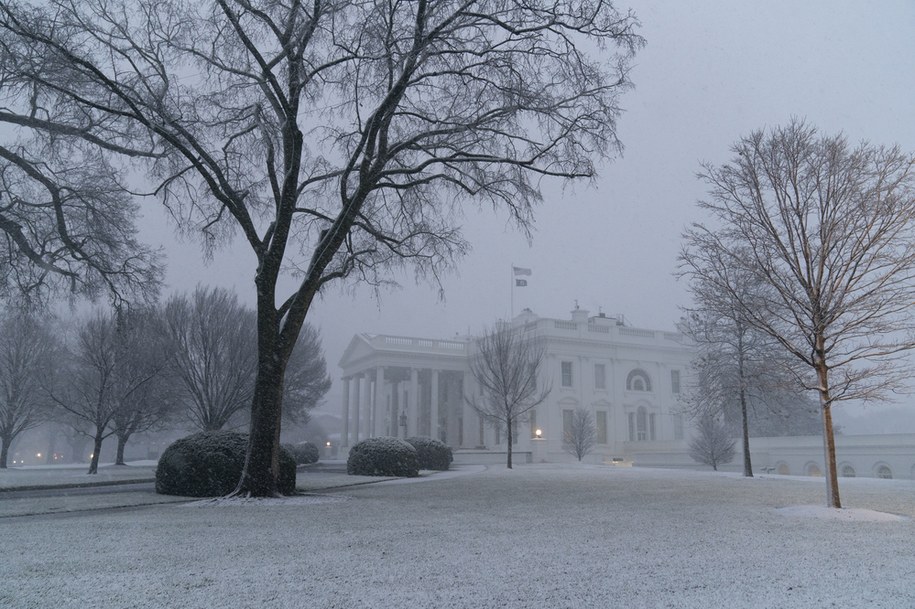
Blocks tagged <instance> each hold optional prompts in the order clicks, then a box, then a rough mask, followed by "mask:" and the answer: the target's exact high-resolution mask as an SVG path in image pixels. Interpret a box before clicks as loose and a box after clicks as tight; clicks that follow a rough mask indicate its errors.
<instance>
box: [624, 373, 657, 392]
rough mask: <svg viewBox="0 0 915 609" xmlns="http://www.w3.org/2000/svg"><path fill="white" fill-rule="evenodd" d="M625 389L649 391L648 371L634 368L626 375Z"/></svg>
mask: <svg viewBox="0 0 915 609" xmlns="http://www.w3.org/2000/svg"><path fill="white" fill-rule="evenodd" d="M626 390H627V391H651V379H650V378H648V373H647V372H645V371H644V370H642V369H641V368H636V369H635V370H633V371H632V372H630V373H629V376H627V377H626Z"/></svg>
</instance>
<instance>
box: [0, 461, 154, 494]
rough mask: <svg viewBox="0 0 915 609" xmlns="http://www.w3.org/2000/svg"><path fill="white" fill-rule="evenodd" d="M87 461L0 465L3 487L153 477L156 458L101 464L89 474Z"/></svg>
mask: <svg viewBox="0 0 915 609" xmlns="http://www.w3.org/2000/svg"><path fill="white" fill-rule="evenodd" d="M87 471H89V465H88V464H66V465H35V466H26V467H10V468H7V469H0V490H2V489H8V488H23V487H32V486H53V485H72V486H83V485H91V484H98V483H99V482H102V483H111V482H126V481H131V480H152V479H153V478H155V475H156V462H155V461H134V462H131V463H129V464H127V465H111V464H104V465H99V470H98V473H97V474H93V475H91V476H90V475H89V474H87V473H86V472H87Z"/></svg>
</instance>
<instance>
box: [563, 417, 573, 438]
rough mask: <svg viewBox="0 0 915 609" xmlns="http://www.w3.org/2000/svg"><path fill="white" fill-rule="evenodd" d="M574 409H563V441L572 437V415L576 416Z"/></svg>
mask: <svg viewBox="0 0 915 609" xmlns="http://www.w3.org/2000/svg"><path fill="white" fill-rule="evenodd" d="M574 414H575V413H574V411H572V410H563V411H562V441H563V442H568V441H569V438H571V437H572V417H573V416H574Z"/></svg>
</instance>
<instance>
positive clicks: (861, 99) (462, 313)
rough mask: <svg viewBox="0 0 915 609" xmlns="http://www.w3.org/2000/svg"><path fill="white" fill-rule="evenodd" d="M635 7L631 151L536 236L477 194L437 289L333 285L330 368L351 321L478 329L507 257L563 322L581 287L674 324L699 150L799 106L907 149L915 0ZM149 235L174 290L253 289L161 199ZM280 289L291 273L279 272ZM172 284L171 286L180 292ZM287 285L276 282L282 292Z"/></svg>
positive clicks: (334, 396) (795, 112) (526, 292)
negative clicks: (189, 235) (456, 260)
mask: <svg viewBox="0 0 915 609" xmlns="http://www.w3.org/2000/svg"><path fill="white" fill-rule="evenodd" d="M617 6H618V7H620V8H625V7H626V6H630V7H632V8H633V9H634V10H635V12H636V14H637V16H638V17H639V19H640V21H641V22H642V28H641V31H640V33H641V34H642V35H643V36H644V37H645V38H646V39H647V41H648V44H647V46H646V47H645V48H644V49H643V50H642V51H641V52H640V53H639V54H638V55H637V56H636V58H635V60H634V65H633V70H632V73H631V78H632V80H633V82H634V83H635V89H634V90H632V91H629V92H627V93H626V94H624V96H623V97H622V100H621V103H622V106H623V108H624V109H625V113H624V114H623V116H622V118H621V119H620V121H619V135H620V137H621V139H622V140H623V143H624V145H625V147H626V148H625V152H624V155H623V157H622V158H619V159H616V160H615V161H614V162H613V163H611V164H608V165H605V166H604V167H603V168H602V172H601V175H600V176H599V177H598V179H597V180H595V182H594V183H593V184H592V185H588V184H586V183H580V184H578V185H576V186H575V187H574V188H572V189H568V188H567V189H565V190H563V188H562V185H561V184H559V183H550V184H548V185H547V186H546V187H545V188H544V193H545V200H544V203H543V205H542V207H541V208H540V209H539V210H538V212H537V232H536V234H535V235H534V238H533V241H532V243H531V244H530V245H528V243H527V241H526V240H525V239H524V237H523V236H521V235H520V234H518V233H517V232H515V231H513V230H512V229H511V228H510V227H509V226H508V225H507V216H506V215H505V214H502V213H493V212H491V211H490V210H484V211H483V212H482V213H480V212H479V211H478V208H477V207H476V205H475V204H472V205H470V206H468V210H469V213H468V215H467V217H466V221H465V223H464V231H465V236H466V237H467V239H468V240H469V241H470V242H471V244H472V245H473V251H472V252H471V253H470V255H468V256H467V257H466V258H465V259H464V260H463V261H462V262H461V263H460V265H459V274H457V275H452V276H449V277H446V278H445V282H444V290H445V295H444V298H445V299H444V300H439V297H438V292H437V290H436V288H435V287H434V286H430V285H429V284H420V285H416V284H415V283H414V282H413V280H412V275H411V274H410V273H407V274H405V275H404V276H403V277H401V282H402V284H403V288H402V289H401V290H398V291H393V292H385V293H384V294H383V295H382V298H381V300H380V301H379V300H376V299H375V298H374V296H373V294H372V292H371V291H370V290H368V289H366V288H356V289H355V293H353V292H352V291H347V290H345V289H343V288H345V287H346V286H343V285H342V284H340V285H337V286H334V287H330V288H329V289H327V290H326V293H325V294H324V295H323V298H322V300H320V301H318V302H316V304H315V305H314V306H313V308H312V311H311V313H310V314H309V320H310V321H311V322H312V323H313V324H314V325H316V326H317V327H318V328H319V330H320V331H321V334H322V337H323V344H324V349H325V352H326V355H327V361H328V370H329V372H330V374H331V376H332V378H333V379H334V380H335V385H334V388H333V389H332V390H331V392H330V394H328V397H327V402H328V404H329V405H330V406H332V408H330V409H331V410H336V405H337V404H338V403H339V400H340V398H339V395H338V391H339V375H340V371H339V368H337V362H338V360H339V358H340V356H341V355H342V352H343V349H344V348H345V347H346V345H347V343H348V342H349V340H350V338H351V337H352V335H353V334H354V333H357V332H373V333H385V334H398V335H407V336H428V337H441V338H447V337H450V336H454V335H455V334H464V333H467V332H468V331H471V332H476V331H479V330H481V329H482V328H483V327H484V326H486V325H489V324H491V323H492V322H494V321H495V320H496V319H499V318H508V317H509V315H510V308H511V285H512V283H511V279H512V278H511V274H510V273H511V265H512V264H514V265H516V266H524V267H529V268H531V269H532V270H533V274H532V275H531V276H530V277H529V278H527V279H528V280H529V281H528V287H526V288H516V289H515V299H514V311H515V313H517V312H518V311H519V310H520V309H521V308H522V307H530V308H531V309H533V310H534V312H536V313H537V314H539V315H542V316H546V317H559V318H563V317H566V316H568V314H569V311H570V310H571V309H572V308H573V306H574V303H575V301H576V300H577V301H578V303H579V305H580V306H581V307H582V308H585V309H589V310H590V311H592V313H594V314H596V313H597V312H598V310H599V309H601V310H603V311H604V312H605V313H607V314H610V315H613V314H617V313H622V314H623V315H625V316H626V319H627V321H628V322H630V323H631V324H632V325H635V326H638V327H644V328H657V329H670V328H672V327H673V325H674V323H675V322H676V320H677V318H678V317H679V309H678V307H679V306H684V305H688V304H689V302H688V298H687V296H686V294H685V290H684V287H683V286H682V285H680V284H679V283H678V282H677V280H676V279H675V278H674V276H673V272H674V270H675V268H676V255H677V252H678V249H679V246H680V234H681V232H682V230H683V228H684V227H685V226H686V225H687V224H688V223H690V222H692V221H696V220H703V218H702V217H700V216H699V215H698V210H697V209H696V208H695V202H696V201H697V200H698V199H699V198H701V197H702V196H703V194H704V187H703V186H702V184H701V183H700V182H699V181H698V180H696V178H695V174H696V172H697V171H698V169H699V163H700V162H702V161H709V162H712V163H722V162H724V161H727V160H728V159H729V158H730V152H729V148H730V146H731V145H732V144H733V143H734V142H735V141H736V140H737V139H738V138H739V137H741V136H742V135H746V134H748V133H749V132H750V131H752V130H755V129H759V128H763V127H767V126H774V125H778V124H784V123H786V122H788V121H789V120H790V119H791V117H793V116H797V117H801V118H805V119H807V120H808V121H809V122H810V123H811V124H813V125H815V126H817V127H818V128H820V129H821V130H822V131H823V132H825V133H835V132H838V131H844V132H845V134H846V135H847V136H848V138H849V140H850V141H852V142H857V141H860V140H863V139H867V140H869V141H871V142H873V143H877V144H892V143H898V144H900V145H901V146H902V147H903V149H904V150H907V151H912V150H915V120H913V119H915V116H913V111H915V100H913V93H915V36H913V33H915V3H913V2H907V1H902V0H900V1H897V2H889V1H874V2H862V1H860V0H859V1H856V2H832V1H830V2H825V1H823V2H803V3H799V2H792V1H777V2H773V1H769V2H748V1H747V2H735V1H725V0H721V1H704V2H696V1H690V2H661V1H657V0H656V1H650V0H640V1H632V2H628V3H626V2H618V3H617ZM144 206H145V212H144V214H145V218H144V220H143V222H142V225H141V235H140V236H141V239H142V240H144V241H145V242H147V243H151V244H161V245H163V246H164V247H165V248H166V250H167V253H168V263H169V269H168V275H167V282H168V284H169V285H170V290H182V291H183V290H190V289H193V287H194V285H195V284H196V283H197V282H203V283H205V284H209V285H222V286H226V287H234V288H235V290H236V292H237V293H238V294H239V297H240V298H241V300H242V301H244V302H246V303H248V304H253V301H254V298H253V296H254V287H253V277H254V260H253V254H251V253H250V251H249V249H248V246H247V244H245V243H243V242H242V241H241V240H240V239H237V240H236V241H235V243H234V244H232V245H230V246H228V247H225V248H223V249H222V250H221V251H218V252H217V253H216V255H215V257H214V259H213V261H212V262H210V263H209V264H204V263H203V262H202V261H201V254H200V248H199V246H198V245H197V244H196V243H194V242H186V243H179V242H176V241H175V240H174V239H173V230H172V229H171V228H170V227H169V225H168V224H167V222H166V221H165V219H164V218H163V217H162V214H161V212H160V211H159V210H158V208H157V207H150V206H149V205H148V203H144ZM287 285H292V284H291V283H287ZM170 290H169V291H170ZM279 293H280V294H281V295H283V296H285V294H287V293H288V292H286V293H284V292H283V291H282V290H279Z"/></svg>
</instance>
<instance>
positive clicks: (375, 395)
mask: <svg viewBox="0 0 915 609" xmlns="http://www.w3.org/2000/svg"><path fill="white" fill-rule="evenodd" d="M467 344H468V343H467V341H465V340H459V339H455V340H431V339H422V338H410V337H402V336H382V335H372V334H357V335H356V336H354V337H353V339H352V341H350V344H349V346H348V347H347V349H346V351H345V352H344V354H343V357H342V358H341V360H340V367H341V368H342V369H343V377H342V382H343V385H342V389H343V404H342V415H343V438H342V443H343V446H344V447H349V446H352V445H353V444H355V443H356V442H358V441H360V440H362V439H365V438H369V437H375V436H393V437H397V438H407V437H411V436H423V437H430V438H437V439H439V440H442V441H443V442H445V443H446V444H448V445H449V446H452V447H453V448H465V447H469V448H473V447H475V446H477V445H478V442H477V439H476V438H477V435H478V434H476V433H473V432H472V430H476V429H477V428H479V426H480V425H479V423H480V422H479V417H478V416H477V414H476V412H475V411H474V410H473V409H472V408H471V407H470V406H468V405H467V404H466V402H465V400H464V395H465V392H466V391H467V383H468V382H469V375H470V372H469V370H468V369H467Z"/></svg>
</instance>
